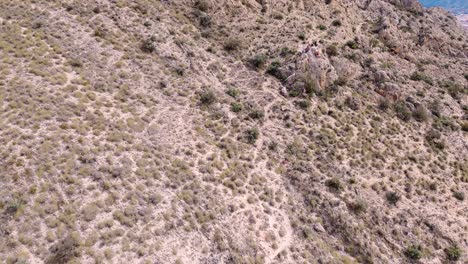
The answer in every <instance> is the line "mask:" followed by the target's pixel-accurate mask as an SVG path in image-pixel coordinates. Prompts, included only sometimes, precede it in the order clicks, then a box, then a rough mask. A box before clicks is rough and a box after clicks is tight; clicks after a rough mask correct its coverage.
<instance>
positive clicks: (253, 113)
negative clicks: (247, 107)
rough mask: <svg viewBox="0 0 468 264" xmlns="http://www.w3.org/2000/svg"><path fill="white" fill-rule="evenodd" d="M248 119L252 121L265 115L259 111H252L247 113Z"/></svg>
mask: <svg viewBox="0 0 468 264" xmlns="http://www.w3.org/2000/svg"><path fill="white" fill-rule="evenodd" d="M249 117H250V118H252V119H262V118H263V117H265V113H264V112H263V110H261V109H253V110H252V111H251V112H250V113H249Z"/></svg>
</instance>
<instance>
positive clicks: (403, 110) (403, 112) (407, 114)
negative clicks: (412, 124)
mask: <svg viewBox="0 0 468 264" xmlns="http://www.w3.org/2000/svg"><path fill="white" fill-rule="evenodd" d="M394 109H395V112H396V115H397V117H398V118H400V119H401V120H403V121H409V120H410V119H411V115H412V113H411V111H410V109H409V108H408V106H406V103H405V102H403V101H399V102H397V103H396V104H395V106H394Z"/></svg>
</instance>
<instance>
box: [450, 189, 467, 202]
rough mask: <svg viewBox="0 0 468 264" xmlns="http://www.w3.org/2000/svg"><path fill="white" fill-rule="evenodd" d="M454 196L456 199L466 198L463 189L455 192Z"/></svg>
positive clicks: (462, 199)
mask: <svg viewBox="0 0 468 264" xmlns="http://www.w3.org/2000/svg"><path fill="white" fill-rule="evenodd" d="M453 197H455V199H457V200H460V201H464V200H465V194H464V193H463V192H461V191H456V192H453Z"/></svg>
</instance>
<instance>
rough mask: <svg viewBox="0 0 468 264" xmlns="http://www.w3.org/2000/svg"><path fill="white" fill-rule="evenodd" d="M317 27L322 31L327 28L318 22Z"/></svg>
mask: <svg viewBox="0 0 468 264" xmlns="http://www.w3.org/2000/svg"><path fill="white" fill-rule="evenodd" d="M317 29H319V30H322V31H324V30H326V29H327V26H325V25H322V24H320V25H318V26H317Z"/></svg>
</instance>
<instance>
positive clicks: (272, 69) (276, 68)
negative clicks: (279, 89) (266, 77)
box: [266, 61, 284, 80]
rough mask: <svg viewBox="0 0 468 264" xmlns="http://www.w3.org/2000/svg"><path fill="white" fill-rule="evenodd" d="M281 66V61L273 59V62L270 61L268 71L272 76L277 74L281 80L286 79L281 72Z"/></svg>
mask: <svg viewBox="0 0 468 264" xmlns="http://www.w3.org/2000/svg"><path fill="white" fill-rule="evenodd" d="M280 68H281V63H280V62H279V61H273V62H272V63H270V65H268V68H267V71H266V72H267V73H268V74H270V75H272V76H275V77H276V78H278V79H279V80H284V76H283V74H282V73H281V70H280Z"/></svg>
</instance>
